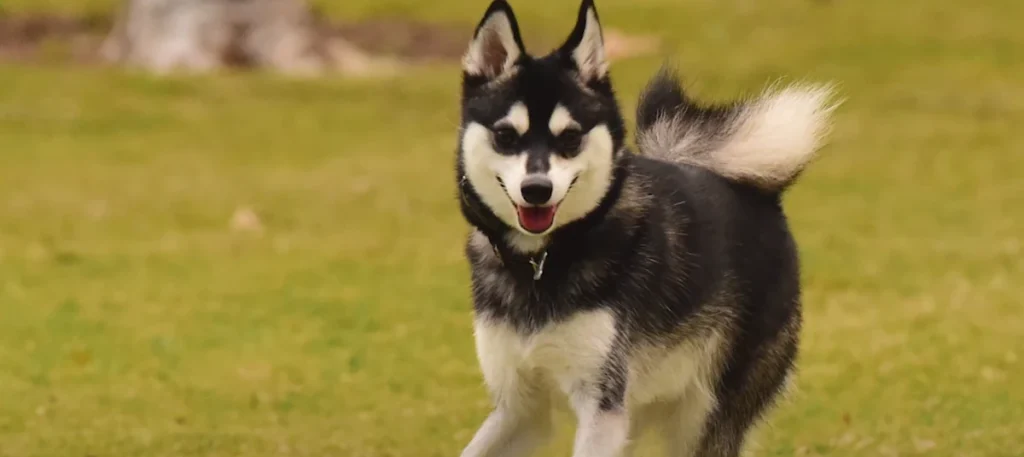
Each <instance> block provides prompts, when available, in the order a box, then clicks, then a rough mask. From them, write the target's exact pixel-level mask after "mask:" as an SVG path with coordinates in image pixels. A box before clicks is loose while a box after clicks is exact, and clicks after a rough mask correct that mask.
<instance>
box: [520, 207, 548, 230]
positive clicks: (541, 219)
mask: <svg viewBox="0 0 1024 457" xmlns="http://www.w3.org/2000/svg"><path fill="white" fill-rule="evenodd" d="M557 211H558V205H554V206H519V205H516V212H517V213H519V225H520V226H522V227H523V228H524V229H526V231H528V232H530V233H534V234H539V233H544V232H546V231H547V230H548V229H549V228H551V226H552V225H554V224H555V212H557Z"/></svg>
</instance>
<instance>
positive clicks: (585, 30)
mask: <svg viewBox="0 0 1024 457" xmlns="http://www.w3.org/2000/svg"><path fill="white" fill-rule="evenodd" d="M560 52H561V54H562V56H564V57H565V58H566V59H567V60H568V61H569V62H571V63H572V65H573V66H574V67H575V68H576V70H577V71H578V72H579V76H580V80H581V81H582V82H583V83H584V84H589V83H591V82H594V81H598V80H602V79H604V78H605V77H606V76H608V58H607V57H606V56H605V52H604V36H603V34H602V32H601V23H600V22H599V21H598V19H597V8H595V7H594V1H593V0H583V3H582V4H580V11H579V15H578V16H577V17H576V27H575V28H573V30H572V33H571V34H570V35H569V39H568V40H566V42H565V44H564V45H562V47H561V49H560Z"/></svg>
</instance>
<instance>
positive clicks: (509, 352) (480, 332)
mask: <svg viewBox="0 0 1024 457" xmlns="http://www.w3.org/2000/svg"><path fill="white" fill-rule="evenodd" d="M519 341H520V340H519V336H518V335H517V334H516V333H515V331H514V330H512V329H510V328H508V327H507V326H504V325H501V324H493V323H491V322H488V321H487V320H486V319H478V320H477V322H476V343H477V356H478V358H479V359H480V367H481V369H482V371H483V375H484V380H485V381H486V382H487V387H488V389H489V390H490V392H491V396H492V398H493V401H494V411H493V412H491V414H490V415H489V416H488V417H487V419H486V420H485V421H484V424H483V425H482V426H481V427H480V429H479V430H478V431H477V432H476V435H474V436H473V439H472V440H471V441H470V442H469V445H467V446H466V449H465V450H463V451H462V457H526V456H529V455H530V454H531V453H532V452H533V451H534V450H535V449H536V448H537V447H539V446H540V445H541V444H543V443H544V442H545V441H546V440H547V438H548V437H549V436H550V434H551V404H550V392H548V391H547V390H546V389H545V388H544V384H543V383H542V382H540V380H539V379H538V377H537V374H536V373H535V372H534V371H531V370H530V369H528V368H525V367H523V364H522V357H521V351H520V348H519V345H520V342H519Z"/></svg>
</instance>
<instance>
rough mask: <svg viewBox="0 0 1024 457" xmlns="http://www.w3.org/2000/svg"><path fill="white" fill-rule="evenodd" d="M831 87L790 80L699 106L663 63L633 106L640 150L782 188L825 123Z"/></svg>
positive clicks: (808, 154) (814, 146)
mask: <svg viewBox="0 0 1024 457" xmlns="http://www.w3.org/2000/svg"><path fill="white" fill-rule="evenodd" d="M831 98H832V90H831V88H830V87H829V86H823V85H794V86H789V87H785V88H783V89H781V90H774V91H767V92H765V93H764V94H763V95H762V96H760V97H757V98H755V99H752V100H746V101H742V102H736V103H732V104H727V105H717V106H702V105H699V104H698V103H697V102H695V101H693V100H691V99H690V98H689V97H687V96H686V94H685V93H684V92H683V88H682V85H681V84H680V82H679V79H678V77H677V76H676V75H675V73H673V72H672V71H671V70H668V69H663V70H662V71H661V72H660V73H659V74H658V75H657V76H655V77H654V79H652V80H651V82H650V83H648V86H647V88H646V89H645V90H644V92H643V94H642V95H641V96H640V103H639V106H638V108H637V142H638V143H639V147H640V151H641V152H642V153H643V154H646V155H648V156H652V157H657V158H660V159H664V160H668V161H670V162H674V163H679V164H689V165H694V166H698V167H701V168H706V169H708V170H711V171H712V172H714V173H717V174H719V175H721V176H723V177H725V178H727V179H730V180H733V181H739V182H743V183H747V184H751V185H754V186H757V187H760V188H762V189H764V190H768V191H773V192H781V191H783V190H785V188H786V187H788V186H789V185H790V184H792V183H793V181H795V180H796V178H797V176H798V175H799V174H800V172H801V171H803V169H804V167H806V166H807V164H808V163H809V162H810V161H811V159H812V158H814V154H815V152H816V151H817V150H818V148H819V147H820V145H821V142H822V141H823V140H824V137H825V135H826V134H827V133H828V130H829V115H830V114H831V113H832V111H833V109H834V108H835V106H836V105H835V104H832V103H831Z"/></svg>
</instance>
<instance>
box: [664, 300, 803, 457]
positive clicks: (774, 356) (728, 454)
mask: <svg viewBox="0 0 1024 457" xmlns="http://www.w3.org/2000/svg"><path fill="white" fill-rule="evenodd" d="M799 329H800V315H799V311H797V312H796V313H794V314H793V315H792V316H790V318H789V320H788V321H787V322H786V323H785V324H784V325H783V327H782V328H781V329H779V331H778V333H776V334H775V335H773V336H772V337H771V338H767V339H761V340H758V341H750V340H744V339H741V340H740V341H738V345H737V346H738V347H737V351H736V353H734V356H736V360H739V361H741V362H740V363H732V364H730V365H729V366H727V367H726V370H725V372H724V373H723V377H722V380H721V383H720V385H719V388H718V389H717V392H716V397H717V400H718V401H717V404H716V405H715V407H714V409H713V410H712V411H711V414H710V416H708V419H707V423H706V424H705V426H704V428H703V433H702V436H701V438H700V441H699V444H698V446H697V453H696V456H700V457H738V456H739V455H740V452H741V451H742V450H743V443H744V441H745V439H746V437H747V432H748V431H749V430H750V429H751V427H752V426H753V425H754V424H755V422H757V420H758V419H760V418H761V416H762V415H763V414H764V413H765V412H766V411H767V410H768V408H769V407H771V406H772V404H773V403H774V402H775V400H776V399H777V398H778V397H779V395H780V393H781V392H782V390H783V389H784V387H785V384H786V380H787V378H788V377H789V375H790V373H791V371H792V367H793V360H794V358H795V357H796V351H797V339H798V335H797V334H798V332H799ZM744 347H746V348H749V349H748V350H744V349H743V348H744ZM677 455H679V456H689V454H677Z"/></svg>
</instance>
